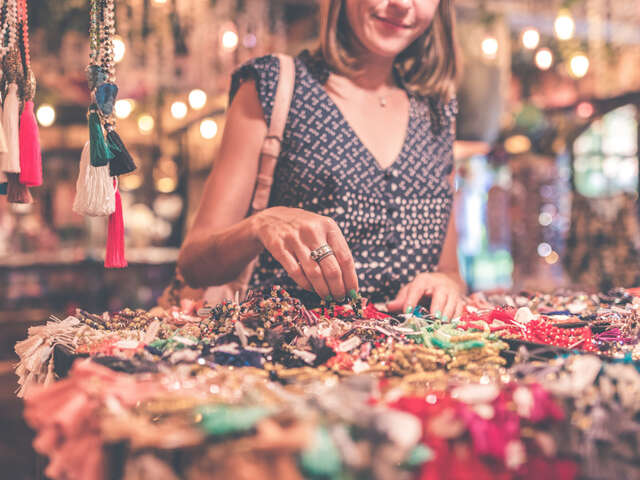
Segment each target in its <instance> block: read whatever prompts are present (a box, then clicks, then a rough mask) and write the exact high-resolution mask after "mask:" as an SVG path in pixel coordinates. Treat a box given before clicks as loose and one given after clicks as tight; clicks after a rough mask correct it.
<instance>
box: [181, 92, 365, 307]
mask: <svg viewBox="0 0 640 480" xmlns="http://www.w3.org/2000/svg"><path fill="white" fill-rule="evenodd" d="M266 134H267V125H266V122H265V120H264V118H263V113H262V107H261V105H260V103H259V101H258V94H257V91H256V88H255V83H254V82H247V83H244V84H243V85H242V86H241V87H240V89H239V90H238V93H237V94H236V97H235V98H234V100H233V102H232V104H231V107H230V108H229V112H228V114H227V124H226V127H225V131H224V135H223V137H222V145H221V148H220V155H219V160H218V162H217V163H216V165H215V167H214V168H213V169H212V171H211V173H210V175H209V178H208V179H207V183H206V185H205V189H204V193H203V196H202V200H201V202H200V207H199V209H198V213H197V214H196V218H195V221H194V224H193V226H192V228H191V230H190V231H189V233H188V234H187V238H186V239H185V241H184V244H183V245H182V249H181V251H180V256H179V258H178V268H179V269H180V271H181V273H182V275H183V277H184V278H185V280H186V282H187V283H188V284H189V285H191V286H195V287H200V286H208V285H221V284H223V283H226V282H228V281H230V280H232V279H234V278H236V277H237V275H238V274H239V273H240V272H241V271H242V269H243V268H244V267H245V266H246V265H247V264H248V263H249V262H250V261H251V260H252V259H253V258H254V257H255V256H256V255H258V254H259V253H260V252H261V251H262V249H263V248H266V249H267V250H268V251H269V252H270V253H271V254H272V255H273V257H274V258H275V259H276V260H277V261H278V262H279V263H280V264H281V265H282V267H283V268H284V269H285V270H286V271H287V273H288V274H289V276H290V277H291V278H292V279H293V280H294V281H295V282H296V283H298V285H300V286H301V287H302V288H305V289H308V290H315V291H316V293H317V294H318V295H320V297H322V298H325V297H327V296H328V295H332V296H334V297H335V298H337V299H341V298H344V297H345V295H346V294H347V293H349V292H351V291H352V290H353V291H355V290H357V289H358V279H357V276H356V271H355V267H354V262H353V257H352V255H351V251H350V249H349V246H348V244H347V242H346V240H345V239H344V236H343V234H342V232H341V231H340V228H339V227H338V225H337V224H336V223H335V221H333V220H332V219H331V218H328V217H324V216H322V215H318V214H315V213H312V212H307V211H304V210H301V209H297V208H288V207H272V208H267V209H265V210H263V211H261V212H258V213H256V214H255V215H252V216H251V217H248V218H244V217H245V216H246V214H247V212H248V210H249V205H250V202H251V198H252V196H253V190H254V187H255V183H256V177H257V173H258V166H259V156H260V150H261V149H262V143H263V141H264V138H265V136H266ZM325 244H327V245H329V246H330V247H331V248H332V249H333V251H334V253H335V255H330V256H328V257H326V258H324V259H322V260H321V261H319V262H316V261H314V260H313V259H312V258H311V251H312V250H314V249H316V248H318V247H320V246H322V245H325Z"/></svg>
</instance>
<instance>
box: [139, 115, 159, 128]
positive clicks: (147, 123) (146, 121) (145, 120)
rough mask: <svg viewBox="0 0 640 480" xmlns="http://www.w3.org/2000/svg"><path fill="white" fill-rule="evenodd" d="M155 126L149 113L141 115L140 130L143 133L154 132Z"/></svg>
mask: <svg viewBox="0 0 640 480" xmlns="http://www.w3.org/2000/svg"><path fill="white" fill-rule="evenodd" d="M154 125H155V122H154V121H153V117H152V116H151V115H149V114H148V113H145V114H143V115H140V117H139V118H138V128H139V129H140V132H141V133H149V132H150V131H151V130H153V126H154Z"/></svg>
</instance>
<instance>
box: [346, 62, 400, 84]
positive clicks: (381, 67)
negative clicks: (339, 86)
mask: <svg viewBox="0 0 640 480" xmlns="http://www.w3.org/2000/svg"><path fill="white" fill-rule="evenodd" d="M359 66H360V68H359V71H358V73H357V74H355V75H354V76H353V77H351V81H352V82H353V83H355V84H356V85H357V86H359V87H361V88H363V89H365V90H379V89H381V88H385V87H387V88H391V87H394V86H395V81H394V78H393V58H388V59H387V58H383V57H379V56H374V55H363V56H361V57H360V62H359Z"/></svg>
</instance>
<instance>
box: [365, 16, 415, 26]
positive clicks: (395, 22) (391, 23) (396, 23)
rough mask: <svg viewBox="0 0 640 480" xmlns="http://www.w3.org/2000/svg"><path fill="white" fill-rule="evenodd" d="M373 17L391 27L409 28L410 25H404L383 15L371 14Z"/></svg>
mask: <svg viewBox="0 0 640 480" xmlns="http://www.w3.org/2000/svg"><path fill="white" fill-rule="evenodd" d="M373 18H375V19H376V20H379V21H381V22H383V23H386V24H387V25H391V26H393V27H397V28H411V25H406V24H404V23H402V22H401V21H397V20H391V19H389V18H385V17H379V16H378V15H373Z"/></svg>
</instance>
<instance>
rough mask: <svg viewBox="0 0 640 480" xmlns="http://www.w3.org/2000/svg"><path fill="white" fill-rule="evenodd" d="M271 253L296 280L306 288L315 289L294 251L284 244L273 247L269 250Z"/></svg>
mask: <svg viewBox="0 0 640 480" xmlns="http://www.w3.org/2000/svg"><path fill="white" fill-rule="evenodd" d="M269 253H271V255H272V256H273V258H275V259H276V261H277V262H278V263H280V265H282V268H284V269H285V270H286V271H287V273H288V274H289V276H290V277H291V278H292V279H293V281H294V282H296V283H297V284H298V285H300V287H302V288H304V289H305V290H313V286H312V285H311V282H309V279H308V278H307V277H306V275H305V274H304V270H303V269H302V266H301V265H300V262H299V261H298V259H297V258H296V257H295V255H294V254H293V253H292V252H290V251H288V250H287V249H286V248H285V247H284V246H278V247H272V249H271V250H269Z"/></svg>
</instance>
